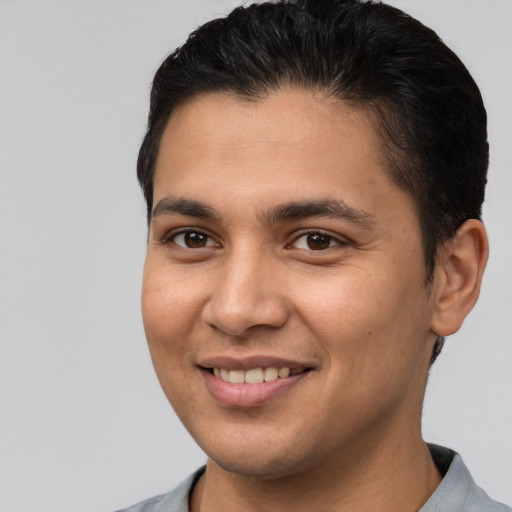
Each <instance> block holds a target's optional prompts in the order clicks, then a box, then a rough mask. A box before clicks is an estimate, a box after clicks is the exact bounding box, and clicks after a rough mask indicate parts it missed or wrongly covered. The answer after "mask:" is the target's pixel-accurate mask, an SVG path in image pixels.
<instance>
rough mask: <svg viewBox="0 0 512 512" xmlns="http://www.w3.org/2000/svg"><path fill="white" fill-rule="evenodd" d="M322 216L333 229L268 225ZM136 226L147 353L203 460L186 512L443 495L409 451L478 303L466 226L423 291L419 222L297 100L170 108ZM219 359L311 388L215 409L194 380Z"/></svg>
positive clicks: (376, 173)
mask: <svg viewBox="0 0 512 512" xmlns="http://www.w3.org/2000/svg"><path fill="white" fill-rule="evenodd" d="M177 200H178V201H177ZM183 200H186V201H188V202H185V201H183ZM191 201H194V202H195V203H193V204H194V205H196V206H197V204H199V205H200V206H201V208H202V210H201V209H198V208H195V209H194V208H190V205H191V203H190V202H191ZM319 201H324V203H325V201H331V202H332V201H336V202H337V204H342V205H343V207H344V209H343V211H342V212H341V213H342V215H340V212H337V213H338V215H326V214H325V213H324V214H314V212H313V213H312V212H311V208H310V211H309V212H305V210H304V209H303V212H302V213H303V214H304V215H300V216H297V214H296V215H295V216H293V215H289V216H288V217H285V218H283V217H282V216H281V217H279V216H278V215H277V216H276V215H275V214H276V210H277V209H278V208H279V207H281V209H282V208H283V205H284V207H286V206H288V207H289V206H290V204H291V203H307V204H311V203H315V204H317V203H318V202H319ZM324 203H322V204H324ZM184 204H185V206H186V207H184V206H183V205H184ZM153 206H154V215H153V217H152V220H151V227H150V236H149V244H148V250H147V258H146V263H145V268H144V284H143V293H142V308H143V319H144V326H145V330H146V335H147V339H148V344H149V348H150V352H151V356H152V360H153V364H154V366H155V369H156V372H157V375H158V378H159V380H160V383H161V385H162V388H163V390H164V392H165V394H166V396H167V398H168V399H169V401H170V403H171V404H172V406H173V407H174V409H175V410H176V412H177V414H178V415H179V417H180V419H181V420H182V422H183V423H184V425H185V426H186V428H187V429H188V430H189V432H190V433H191V435H192V436H193V437H194V439H195V440H196V441H197V443H198V444H199V445H200V446H201V447H202V449H203V450H204V451H205V452H206V454H207V455H208V457H209V459H208V464H207V470H206V473H205V475H204V476H203V477H202V478H201V480H200V481H199V483H198V485H197V486H196V488H195V490H194V492H193V495H192V499H191V509H192V510H193V511H198V510H201V511H202V512H214V511H217V510H219V511H220V510H223V511H231V510H233V511H234V510H247V511H252V510H266V511H271V510H279V511H287V510H294V511H302V510H308V511H309V510H311V509H314V510H317V511H328V510H336V511H345V510H347V511H348V510H350V511H359V510H361V511H363V510H364V511H366V510H379V511H388V510H389V511H391V510H393V511H395V512H396V511H401V510H403V511H411V510H418V509H419V508H421V506H422V505H423V504H424V503H425V502H426V500H427V499H428V497H429V496H430V495H431V494H432V492H433V491H434V490H435V488H436V486H437V485H438V483H439V481H440V478H441V477H440V475H439V473H438V471H437V469H436V468H435V465H434V464H433V462H432V460H431V458H430V455H429V453H428V450H427V448H426V446H425V444H424V442H423V440H422V437H421V407H422V401H423V395H424V391H425V385H426V380H427V374H428V366H429V360H430V356H431V353H432V348H433V344H434V342H435V338H436V334H435V333H437V334H439V335H447V334H451V333H452V332H455V331H456V330H457V329H458V328H459V327H460V324H461V323H462V320H463V319H464V317H465V315H466V314H467V313H468V312H469V310H470V309H471V307H472V306H473V304H474V302H475V301H476V298H477V296H478V290H479V285H480V280H481V275H482V271H483V267H484V266H485V261H486V257H487V239H486V237H485V230H484V228H483V226H482V225H481V223H479V222H478V221H468V222H467V223H466V224H465V225H463V226H462V227H461V229H460V230H459V233H458V234H457V235H456V237H455V238H454V239H453V240H452V241H450V243H448V244H446V247H443V248H442V249H441V250H440V253H439V258H438V264H437V266H436V269H435V272H434V279H433V283H432V284H431V285H430V286H428V287H427V286H426V285H425V265H424V257H423V248H422V244H421V233H420V227H419V222H418V215H417V211H416V207H415V204H414V202H413V201H412V199H411V198H410V197H409V196H408V195H407V194H406V193H405V192H404V191H402V190H401V189H400V188H398V187H397V186H396V185H395V184H394V183H393V182H392V181H391V180H390V179H389V177H388V175H387V174H386V173H385V163H384V162H383V160H382V158H381V151H380V149H379V139H378V136H377V134H376V133H375V130H374V128H373V125H372V124H371V122H370V121H369V119H368V118H367V117H366V115H365V114H364V113H362V112H359V111H356V110H354V109H351V108H350V107H348V106H346V105H343V104H342V103H340V102H337V103H334V102H333V101H332V100H328V99H325V98H322V97H319V96H315V95H314V94H313V93H311V92H308V91H304V90H300V89H283V90H280V91H277V92H274V93H272V94H270V95H269V96H267V97H266V98H264V99H263V100H258V101H252V102H248V101H246V100H242V99H240V98H237V97H236V96H233V95H229V94H227V93H226V94H224V93H218V94H212V95H208V96H200V97H198V98H194V99H192V100H190V101H188V102H187V103H185V104H183V105H181V106H180V107H178V108H177V109H176V110H175V111H174V112H173V114H172V116H171V118H170V120H169V123H168V126H167V128H166V130H165V133H164V135H163V138H162V143H161V147H160V151H159V155H158V160H157V166H156V173H155V180H154V205H153ZM287 211H290V208H288V210H287ZM205 214H208V215H207V216H205ZM276 217H279V218H276ZM190 240H192V241H193V243H192V244H191V243H190ZM197 240H200V243H199V244H196V242H197ZM187 244H188V245H187ZM219 357H228V358H230V360H234V361H247V358H260V359H261V358H280V359H283V360H291V361H294V362H296V363H298V364H300V365H302V366H304V367H307V368H309V369H310V370H309V371H307V372H306V373H305V374H304V376H303V378H300V379H298V380H297V381H296V382H294V383H293V385H291V386H290V387H289V388H288V389H286V390H284V391H283V392H281V393H278V394H276V395H275V396H271V397H270V398H269V399H265V400H262V401H261V403H256V404H253V405H252V406H244V405H240V406H236V405H226V404H225V403H223V402H222V401H219V399H218V398H217V397H215V396H213V395H212V393H211V390H210V388H209V387H208V385H207V380H208V379H205V373H204V370H201V366H202V365H204V363H205V361H208V360H210V361H211V359H212V358H219ZM240 364H242V363H240ZM249 366H250V365H249ZM256 366H257V365H256Z"/></svg>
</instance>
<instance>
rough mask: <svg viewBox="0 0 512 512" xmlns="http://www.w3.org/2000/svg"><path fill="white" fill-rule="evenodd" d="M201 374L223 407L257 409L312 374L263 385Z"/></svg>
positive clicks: (204, 371)
mask: <svg viewBox="0 0 512 512" xmlns="http://www.w3.org/2000/svg"><path fill="white" fill-rule="evenodd" d="M201 373H202V374H203V377H204V379H205V382H206V386H207V388H208V390H209V391H210V393H211V394H212V395H213V396H214V397H215V398H216V399H217V400H218V401H219V402H221V403H222V404H223V405H228V406H230V407H257V406H259V405H263V404H264V403H266V402H268V401H269V400H272V399H273V398H276V397H277V396H279V395H280V394H281V393H283V392H284V391H286V390H288V389H290V388H291V387H292V386H295V385H296V384H297V383H298V382H299V381H301V380H302V379H303V378H304V377H306V375H307V374H309V373H311V372H309V371H306V372H304V373H299V374H298V375H292V376H290V377H285V378H278V379H275V380H272V381H269V382H262V383H261V384H232V383H231V382H225V381H223V380H222V379H219V378H218V377H215V375H213V374H212V373H210V372H209V371H208V370H204V369H202V370H201Z"/></svg>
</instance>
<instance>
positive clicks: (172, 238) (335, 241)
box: [162, 228, 347, 252]
mask: <svg viewBox="0 0 512 512" xmlns="http://www.w3.org/2000/svg"><path fill="white" fill-rule="evenodd" d="M187 234H188V235H199V236H200V237H205V239H206V243H205V245H198V246H196V247H190V246H189V245H186V240H185V239H184V240H183V243H180V244H178V243H177V242H176V239H177V238H178V237H180V236H183V237H185V236H187ZM314 236H318V237H320V240H318V241H319V242H320V244H322V242H323V243H324V244H325V243H327V246H326V247H319V248H316V249H315V248H312V247H311V245H310V244H309V243H308V242H307V241H306V242H305V243H306V244H307V245H308V248H306V247H293V246H294V245H296V244H297V242H298V241H299V240H301V239H305V240H307V238H308V237H314ZM321 237H324V240H322V238H321ZM202 241H203V240H198V243H200V242H202ZM212 242H213V243H212ZM162 243H163V244H168V243H172V244H174V245H175V246H177V247H180V248H182V249H192V250H195V249H204V248H210V247H215V246H216V247H219V246H220V244H219V243H218V242H216V241H215V239H214V238H213V237H212V236H210V235H209V234H207V233H205V232H204V231H202V230H200V229H194V228H188V229H181V230H180V231H178V232H174V233H170V234H169V235H168V236H166V237H165V238H164V240H163V241H162ZM344 245H347V242H346V241H344V240H341V239H339V238H337V237H335V236H334V235H332V234H330V233H328V232H325V231H319V230H313V231H303V232H301V233H300V234H299V235H297V236H296V237H295V238H294V239H293V240H292V242H291V243H289V244H287V246H286V248H287V249H294V248H295V249H299V250H303V251H308V252H323V251H326V250H328V249H331V248H332V247H335V246H344Z"/></svg>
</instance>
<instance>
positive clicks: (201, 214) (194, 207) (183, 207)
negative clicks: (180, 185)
mask: <svg viewBox="0 0 512 512" xmlns="http://www.w3.org/2000/svg"><path fill="white" fill-rule="evenodd" d="M174 213H177V214H179V215H186V216H187V217H197V218H201V219H213V220H220V215H219V213H218V212H217V210H215V209H214V208H212V207H211V206H208V205H207V204H205V203H202V202H201V201H196V200H194V199H184V198H182V197H174V196H166V197H164V198H162V199H160V201H158V203H157V204H156V205H155V207H154V208H153V211H152V212H151V218H154V217H158V216H161V215H166V214H174Z"/></svg>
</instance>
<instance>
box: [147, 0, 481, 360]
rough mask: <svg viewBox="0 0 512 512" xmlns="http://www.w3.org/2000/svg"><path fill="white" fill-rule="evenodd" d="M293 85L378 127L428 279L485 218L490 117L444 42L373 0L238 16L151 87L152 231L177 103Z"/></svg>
mask: <svg viewBox="0 0 512 512" xmlns="http://www.w3.org/2000/svg"><path fill="white" fill-rule="evenodd" d="M285 86H296V87H301V88H304V89H307V90H312V91H316V92H320V93H322V94H323V95H325V96H327V97H329V98H333V99H338V100H340V101H342V102H344V103H346V104H348V105H351V106H354V107H355V108H359V109H362V110H364V111H366V112H367V113H368V114H369V115H370V119H372V120H373V121H374V122H375V123H376V126H377V128H378V130H377V132H378V133H379V135H380V138H381V148H382V152H383V156H384V157H385V160H386V163H387V168H386V171H387V172H388V174H389V176H390V177H391V179H392V180H393V181H394V182H395V183H396V184H397V185H398V186H400V187H401V188H403V189H404V190H406V191H407V192H408V193H409V194H410V195H411V197H412V198H413V199H414V201H415V204H416V205H417V208H418V216H419V220H420V225H421V231H422V238H423V248H424V255H425V266H426V281H427V282H429V281H430V280H431V278H432V275H433V270H434V267H435V261H436V253H437V248H438V247H439V246H440V245H441V244H442V243H443V242H445V241H447V240H448V239H450V238H451V237H452V236H453V235H454V234H455V232H456V231H457V229H458V228H459V227H460V225H461V224H462V223H463V222H465V221H466V220H468V219H480V217H481V208H482V203H483V200H484V194H485V185H486V181H487V178H486V176H487V167H488V159H489V146H488V142H487V116H486V112H485V108H484V105H483V101H482V97H481V94H480V91H479V89H478V87H477V85H476V83H475V81H474V80H473V78H472V77H471V75H470V73H469V72H468V70H467V69H466V67H465V66H464V64H463V63H462V62H461V61H460V59H459V58H458V57H457V56H456V55H455V54H454V53H453V51H452V50H450V49H449V48H448V47H447V46H446V45H445V44H444V43H443V42H442V41H441V39H440V38H439V37H438V36H437V34H436V33H435V32H434V31H433V30H431V29H429V28H427V27H425V26H424V25H423V24H421V23H420V22H419V21H417V20H415V19H414V18H412V17H410V16H409V15H407V14H405V13H404V12H402V11H400V10H399V9H396V8H394V7H391V6H389V5H385V4H382V3H380V2H373V1H371V0H282V1H277V2H265V3H261V4H253V5H249V6H242V7H237V8H236V9H234V10H233V11H232V12H231V13H230V14H229V15H228V16H227V17H225V18H219V19H215V20H213V21H210V22H208V23H206V24H204V25H203V26H201V27H200V28H198V29H197V30H196V31H195V32H193V33H192V34H191V35H190V37H189V38H188V40H187V42H186V43H185V44H184V45H183V46H182V47H180V48H178V49H176V50H175V51H174V52H173V53H172V54H170V55H169V56H168V57H167V58H166V59H165V61H164V62H163V64H162V65H161V67H160V68H159V70H158V71H157V73H156V75H155V78H154V81H153V86H152V91H151V103H150V112H149V119H148V127H147V133H146V136H145V138H144V141H143V143H142V146H141V148H140V152H139V158H138V163H137V175H138V179H139V182H140V184H141V187H142V189H143V192H144V196H145V199H146V202H147V213H148V222H149V221H150V218H151V208H152V202H153V175H154V171H155V164H156V160H157V156H158V149H159V145H160V140H161V137H162V134H163V131H164V129H165V127H166V125H167V121H168V119H169V117H170V115H171V114H172V112H173V109H174V108H175V107H176V106H177V105H179V104H180V103H182V102H184V101H186V100H188V99H190V98H193V97H195V96H198V95H201V94H207V93H213V92H230V93H234V94H236V95H238V96H239V97H241V98H246V99H252V100H257V99H259V98H264V97H265V96H266V95H268V94H269V93H271V92H273V91H276V90H278V89H279V88H282V87H285ZM441 344H442V340H441V339H439V340H438V344H437V345H436V347H437V348H436V350H437V349H439V350H440V346H441ZM435 355H436V353H434V358H435Z"/></svg>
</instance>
